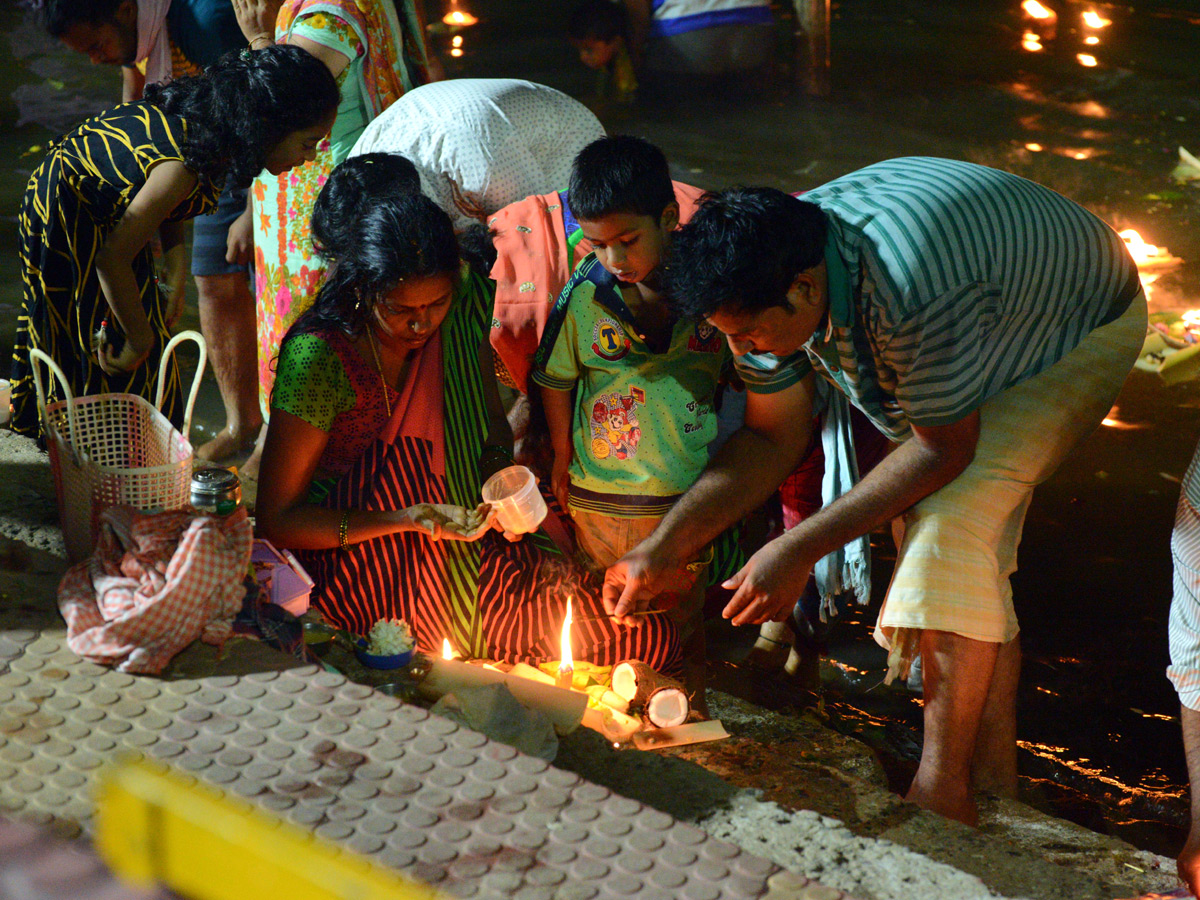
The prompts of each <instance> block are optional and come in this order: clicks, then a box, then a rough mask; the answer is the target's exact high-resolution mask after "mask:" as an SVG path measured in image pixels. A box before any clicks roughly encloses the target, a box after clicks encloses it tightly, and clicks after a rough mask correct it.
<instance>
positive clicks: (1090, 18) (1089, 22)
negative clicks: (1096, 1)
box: [1083, 9, 1112, 29]
mask: <svg viewBox="0 0 1200 900" xmlns="http://www.w3.org/2000/svg"><path fill="white" fill-rule="evenodd" d="M1083 24H1084V25H1086V26H1087V27H1088V28H1095V29H1100V28H1107V27H1108V26H1109V25H1111V24H1112V19H1106V18H1104V16H1102V15H1100V13H1098V12H1096V11H1095V10H1094V9H1089V10H1088V11H1087V12H1085V13H1084V14H1083Z"/></svg>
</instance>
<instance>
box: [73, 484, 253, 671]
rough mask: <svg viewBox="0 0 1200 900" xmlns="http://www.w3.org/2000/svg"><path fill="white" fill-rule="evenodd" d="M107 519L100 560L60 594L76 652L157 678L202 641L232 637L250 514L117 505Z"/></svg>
mask: <svg viewBox="0 0 1200 900" xmlns="http://www.w3.org/2000/svg"><path fill="white" fill-rule="evenodd" d="M100 522H101V525H100V540H99V542H98V544H97V546H96V552H95V554H94V555H93V556H92V558H91V559H89V560H87V561H86V562H82V563H79V564H78V565H76V566H73V567H72V568H71V569H70V570H69V571H68V572H67V574H66V575H65V576H63V580H62V583H61V584H60V585H59V587H58V608H59V610H60V611H61V612H62V615H63V618H64V619H66V620H67V645H68V646H69V647H70V648H71V650H72V651H73V652H75V653H76V654H78V655H79V656H81V657H83V658H84V659H87V660H90V661H92V662H95V663H101V664H102V665H111V666H115V667H116V668H117V669H118V670H120V671H122V672H139V673H146V674H152V675H153V674H157V673H159V672H161V671H162V670H163V669H164V668H165V667H166V665H167V663H169V662H170V661H171V658H172V657H173V656H174V655H175V654H176V653H178V652H179V651H180V650H182V649H183V648H184V647H186V646H187V645H188V644H190V643H191V642H192V641H194V640H196V638H200V639H201V640H203V641H205V642H207V643H210V644H220V643H222V642H223V641H224V640H225V639H226V638H228V637H229V635H230V633H231V627H230V626H231V623H232V621H233V617H234V615H236V614H237V612H238V611H239V610H240V609H241V607H242V599H243V597H244V596H245V587H244V585H243V579H244V578H245V575H246V571H247V567H248V566H249V564H250V546H251V543H252V542H253V532H252V530H251V527H250V520H249V518H248V517H247V515H246V511H245V510H244V509H239V510H238V511H237V512H236V513H234V514H233V515H231V516H228V517H224V518H218V517H212V516H196V515H193V514H191V513H187V512H164V513H154V514H142V513H138V512H136V511H134V510H132V509H130V508H128V507H113V508H111V509H109V510H107V511H106V512H105V513H103V514H102V515H101V517H100Z"/></svg>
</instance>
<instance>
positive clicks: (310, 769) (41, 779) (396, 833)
mask: <svg viewBox="0 0 1200 900" xmlns="http://www.w3.org/2000/svg"><path fill="white" fill-rule="evenodd" d="M131 752H133V753H141V754H145V755H146V756H148V757H152V758H155V759H158V760H160V761H163V762H166V763H169V764H170V765H173V766H175V767H176V768H178V769H179V770H182V771H183V772H186V773H191V774H192V775H194V776H195V777H197V778H200V779H203V780H204V781H205V782H207V783H208V784H211V785H214V786H216V787H218V788H220V789H221V790H225V791H229V792H231V793H234V794H237V795H240V796H242V797H245V798H248V799H250V800H251V801H252V802H254V803H256V804H258V805H260V806H261V807H263V808H264V809H266V810H269V811H271V812H274V813H275V814H277V815H279V816H281V817H283V818H284V819H287V820H289V821H291V822H294V823H296V824H297V825H300V826H302V827H306V828H310V829H312V830H314V831H315V833H316V834H318V835H320V836H322V837H324V838H327V839H329V840H331V841H335V842H337V843H339V844H341V845H344V846H347V847H350V848H352V849H353V850H355V851H358V852H359V853H362V854H365V855H367V856H369V857H371V858H372V859H374V860H375V861H377V862H379V863H381V864H383V865H387V866H392V867H396V868H398V869H401V870H403V871H404V872H406V873H407V874H409V875H411V876H414V877H416V878H418V879H421V880H422V881H425V882H428V883H430V884H433V885H435V886H437V887H439V888H441V889H442V890H445V891H446V892H447V893H449V894H451V895H454V896H459V897H480V898H501V897H503V898H514V900H589V898H623V900H625V898H636V900H673V898H683V900H720V898H729V900H733V898H754V897H761V896H764V895H768V894H769V895H770V896H772V897H779V898H781V900H782V898H784V897H786V898H804V900H832V898H837V897H841V896H843V895H842V894H841V893H840V892H838V891H835V890H832V889H829V888H826V887H823V886H821V885H818V884H817V883H815V882H809V881H806V880H804V879H800V878H797V877H795V876H792V875H789V874H788V873H782V872H780V871H779V870H778V867H777V866H775V865H774V864H773V863H771V862H769V861H767V860H764V859H761V858H759V857H756V856H753V855H751V854H749V853H746V852H744V851H743V850H741V849H740V848H738V847H736V846H735V845H733V844H730V843H727V842H724V841H721V840H717V839H715V838H712V837H710V836H709V835H708V834H706V833H705V832H704V831H702V830H700V829H698V828H695V827H693V826H690V825H686V824H683V823H680V822H677V821H675V820H674V819H672V818H671V817H670V816H668V815H666V814H665V813H662V812H659V811H656V810H653V809H650V808H648V807H645V806H643V805H642V804H641V803H638V802H636V801H633V800H630V799H627V798H624V797H620V796H618V795H616V794H613V793H612V792H611V791H609V790H608V789H607V788H603V787H598V786H596V785H593V784H590V783H588V782H586V781H584V780H583V779H581V778H580V777H579V776H578V775H575V774H573V773H569V772H564V771H561V770H558V769H555V768H553V767H552V766H550V765H548V764H547V763H545V762H544V761H542V760H540V759H535V758H532V757H528V756H524V755H522V754H520V753H518V752H517V751H516V750H514V749H512V748H511V747H509V746H507V745H505V744H500V743H496V742H493V741H489V740H488V739H486V738H485V737H483V736H482V735H480V734H478V733H476V732H473V731H470V730H468V729H465V728H461V727H459V726H458V725H456V724H455V723H453V722H450V721H448V720H446V719H442V718H440V717H438V716H434V715H431V714H430V713H428V712H427V711H425V710H424V709H421V708H419V707H415V706H409V705H404V704H402V703H400V702H399V701H397V700H395V699H393V698H391V697H388V696H385V695H383V694H380V693H378V692H376V691H374V690H372V689H371V688H369V687H366V686H363V685H359V684H355V683H352V682H349V681H347V680H346V679H345V678H343V677H341V676H340V675H336V674H333V673H330V672H326V671H322V670H320V669H318V668H316V667H303V668H293V669H285V670H283V671H260V672H254V673H252V674H248V675H243V676H227V675H220V676H209V677H202V678H181V679H178V680H168V679H156V678H148V677H142V676H132V675H125V674H122V673H119V672H115V671H112V670H110V669H107V668H103V667H100V666H96V665H93V664H91V663H87V662H83V661H81V660H79V659H78V658H76V657H75V656H74V654H72V653H71V652H70V651H69V650H68V649H67V648H66V646H65V641H64V636H63V632H62V627H61V624H58V625H57V626H55V625H54V624H53V623H52V622H50V621H46V622H40V623H38V622H30V621H28V619H27V617H24V616H22V615H21V614H20V612H19V611H16V612H11V611H10V613H8V614H5V613H0V815H3V816H7V817H10V818H14V819H19V820H22V821H25V822H29V823H33V824H40V825H43V826H46V827H49V828H50V829H52V830H53V831H54V832H55V833H57V834H59V835H61V836H67V837H70V836H77V835H80V834H85V833H86V832H87V830H88V827H89V821H90V816H91V805H90V786H91V782H92V779H93V777H94V775H95V773H96V771H97V770H98V769H100V768H101V767H102V766H103V765H104V764H105V763H107V762H109V761H111V760H113V759H115V758H117V757H118V756H121V755H127V754H129V753H131ZM768 882H770V883H768Z"/></svg>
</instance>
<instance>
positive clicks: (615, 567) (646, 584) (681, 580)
mask: <svg viewBox="0 0 1200 900" xmlns="http://www.w3.org/2000/svg"><path fill="white" fill-rule="evenodd" d="M694 581H695V576H694V575H692V573H690V572H688V571H687V570H686V569H685V568H684V567H683V565H681V564H679V563H678V562H676V561H674V560H668V559H666V558H665V555H664V554H662V553H661V552H659V551H657V550H656V549H655V548H654V547H653V546H652V545H651V544H650V541H649V540H646V541H643V542H642V543H641V544H639V545H638V546H636V547H634V548H633V549H632V550H630V551H629V552H628V553H626V554H625V555H624V556H622V557H621V558H620V559H618V560H617V561H616V562H615V563H613V564H612V566H611V567H610V568H609V570H608V571H607V572H605V573H604V593H603V595H602V599H603V601H604V611H605V612H607V613H608V614H609V615H610V616H612V617H613V618H614V619H615V620H616V621H618V622H620V623H621V624H623V625H638V624H640V623H641V619H640V618H639V617H638V616H636V615H634V613H641V612H644V611H645V610H647V609H649V608H650V603H651V601H652V600H653V599H654V598H655V597H657V596H658V595H660V594H665V593H668V592H671V591H676V592H679V593H684V592H686V591H687V590H688V589H689V588H690V587H691V585H692V583H693V582H694Z"/></svg>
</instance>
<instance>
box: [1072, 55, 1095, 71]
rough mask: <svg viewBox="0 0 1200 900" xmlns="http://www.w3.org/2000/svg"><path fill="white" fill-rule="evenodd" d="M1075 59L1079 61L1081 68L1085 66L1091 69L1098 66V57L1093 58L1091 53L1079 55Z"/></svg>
mask: <svg viewBox="0 0 1200 900" xmlns="http://www.w3.org/2000/svg"><path fill="white" fill-rule="evenodd" d="M1075 58H1076V59H1077V60H1079V64H1080V65H1081V66H1085V67H1087V68H1089V69H1090V68H1091V67H1092V66H1095V65H1097V61H1096V57H1094V56H1092V54H1090V53H1077V54H1075Z"/></svg>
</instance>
